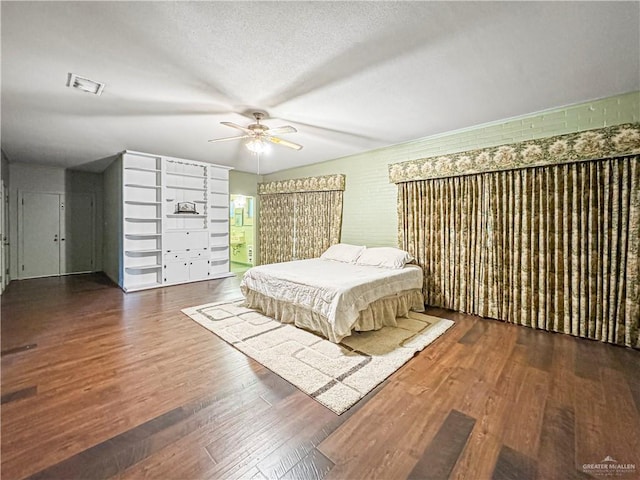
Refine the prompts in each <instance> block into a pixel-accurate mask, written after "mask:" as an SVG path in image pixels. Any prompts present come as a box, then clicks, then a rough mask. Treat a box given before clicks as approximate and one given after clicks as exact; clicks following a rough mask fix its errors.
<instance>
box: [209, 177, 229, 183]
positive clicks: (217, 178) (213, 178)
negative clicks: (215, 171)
mask: <svg viewBox="0 0 640 480" xmlns="http://www.w3.org/2000/svg"><path fill="white" fill-rule="evenodd" d="M209 178H210V179H211V180H224V181H225V182H226V181H227V180H229V179H228V178H221V177H213V176H212V177H209Z"/></svg>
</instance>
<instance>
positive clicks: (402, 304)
mask: <svg viewBox="0 0 640 480" xmlns="http://www.w3.org/2000/svg"><path fill="white" fill-rule="evenodd" d="M243 293H244V296H245V298H246V306H247V307H248V308H255V309H256V310H260V311H261V312H263V313H264V314H265V315H267V316H269V317H271V318H275V319H276V320H278V321H279V322H281V323H292V324H294V325H295V326H296V327H301V328H304V329H306V330H311V331H312V332H315V333H319V334H320V335H322V336H323V337H325V338H328V339H329V340H331V341H332V342H334V343H339V342H340V341H341V340H342V339H343V338H344V337H346V336H348V334H347V335H343V336H337V335H336V333H335V332H334V331H333V330H332V329H331V328H330V327H329V321H328V319H327V318H326V317H325V316H324V315H321V314H319V313H317V312H314V311H312V310H310V309H309V308H307V307H304V306H300V305H295V304H293V303H290V302H286V301H284V300H276V299H275V298H271V297H267V296H266V295H263V294H261V293H258V292H256V291H254V290H251V289H249V288H246V289H244V291H243ZM410 310H414V311H417V312H423V311H424V297H423V295H422V291H421V290H419V289H415V290H405V291H403V292H400V293H397V294H394V295H389V296H388V297H384V298H381V299H379V300H376V301H375V302H373V303H371V304H369V306H368V307H367V308H366V309H364V310H362V311H360V314H359V315H358V318H357V320H356V322H355V323H354V325H353V327H352V329H351V331H354V330H355V331H358V332H366V331H369V330H379V329H381V328H382V327H386V326H389V327H396V326H397V325H398V324H397V322H396V317H403V316H406V315H407V314H408V313H409V311H410Z"/></svg>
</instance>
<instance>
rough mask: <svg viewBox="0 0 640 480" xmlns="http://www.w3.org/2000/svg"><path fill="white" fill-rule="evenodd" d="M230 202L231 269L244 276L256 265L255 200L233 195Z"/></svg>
mask: <svg viewBox="0 0 640 480" xmlns="http://www.w3.org/2000/svg"><path fill="white" fill-rule="evenodd" d="M229 200H230V201H229V244H230V245H229V249H230V253H231V256H230V257H231V265H230V267H231V272H232V273H235V274H236V275H242V274H244V272H246V271H247V270H249V268H251V267H253V266H254V265H255V231H256V230H255V198H254V197H250V196H246V195H237V194H231V195H230V197H229Z"/></svg>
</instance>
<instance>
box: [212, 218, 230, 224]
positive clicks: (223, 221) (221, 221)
mask: <svg viewBox="0 0 640 480" xmlns="http://www.w3.org/2000/svg"><path fill="white" fill-rule="evenodd" d="M228 221H229V219H228V218H225V219H224V220H220V219H215V218H214V219H212V220H211V223H227V222H228Z"/></svg>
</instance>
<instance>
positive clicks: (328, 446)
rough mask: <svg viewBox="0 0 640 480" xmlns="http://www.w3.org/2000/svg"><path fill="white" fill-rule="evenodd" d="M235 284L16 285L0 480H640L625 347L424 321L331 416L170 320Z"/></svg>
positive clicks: (89, 281)
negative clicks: (387, 373) (384, 373)
mask: <svg viewBox="0 0 640 480" xmlns="http://www.w3.org/2000/svg"><path fill="white" fill-rule="evenodd" d="M238 285H239V281H238V279H237V278H228V279H224V280H212V281H207V282H199V283H194V284H189V285H181V286H175V287H168V288H163V289H156V290H149V291H144V292H136V293H130V294H125V293H123V292H122V291H121V290H120V289H118V288H117V287H115V286H114V285H113V284H112V283H111V282H110V281H109V280H108V279H106V278H105V277H104V276H102V275H100V274H95V275H77V276H69V277H60V278H48V279H36V280H25V281H14V282H12V283H11V284H10V285H9V287H8V288H7V290H6V291H5V293H4V294H3V296H2V297H1V302H2V308H1V314H2V319H1V334H2V338H1V340H2V341H1V350H2V357H1V358H2V371H1V373H2V386H1V389H2V406H1V409H2V410H1V414H2V417H1V422H2V429H1V433H2V439H1V452H0V453H1V464H0V474H1V476H2V479H16V480H18V479H23V478H34V479H36V478H43V479H44V478H48V479H51V478H55V479H98V478H118V479H140V478H158V479H201V478H202V479H204V478H212V479H231V478H247V479H279V478H284V479H323V478H324V479H349V480H351V479H370V478H379V479H394V480H395V479H405V478H411V479H446V478H452V479H473V480H476V479H479V480H482V479H532V480H533V479H541V480H548V479H570V478H575V479H581V478H599V477H598V475H597V474H596V473H594V471H593V470H591V471H587V472H585V471H584V469H585V467H584V465H585V464H600V463H602V462H603V460H604V459H605V458H606V457H611V458H612V459H614V460H615V461H616V462H617V463H616V464H613V463H611V462H609V463H608V465H614V466H615V465H618V466H619V465H623V464H626V465H635V470H634V469H627V470H625V471H624V472H619V471H618V472H616V473H617V476H616V477H615V478H616V479H621V480H628V479H636V478H640V413H639V407H640V352H638V351H634V350H631V349H624V348H620V347H614V346H610V345H605V344H601V343H598V342H592V341H588V340H582V339H576V338H573V337H569V336H565V335H560V334H551V333H547V332H541V331H535V330H531V329H527V328H524V327H518V326H514V325H508V324H504V323H501V322H497V321H492V320H485V319H479V318H477V317H472V316H468V315H463V314H457V313H453V312H450V311H445V310H441V309H431V310H430V311H429V312H428V313H431V314H433V315H438V316H442V317H446V318H451V319H452V320H454V321H455V322H456V324H455V326H454V327H453V328H452V329H450V330H449V331H448V332H447V333H446V334H445V335H444V336H442V337H441V338H439V339H438V340H436V341H435V342H434V343H433V344H432V345H430V346H428V347H427V348H426V349H425V350H424V351H422V352H420V353H419V354H418V355H417V356H416V357H414V358H413V359H412V360H411V361H410V362H408V363H407V364H406V365H404V366H403V367H402V368H401V369H400V370H399V371H398V372H396V373H395V374H394V375H393V376H391V377H390V378H389V379H388V380H387V381H386V382H384V383H383V384H381V385H380V386H378V387H377V388H376V389H375V390H374V391H373V392H371V393H370V394H369V395H367V396H366V397H365V398H364V399H363V400H362V401H361V402H359V403H358V404H357V405H356V406H355V407H354V408H352V409H351V410H349V411H347V412H346V413H344V414H343V415H340V416H338V415H335V414H334V413H333V412H331V411H329V410H328V409H326V408H324V407H323V406H322V405H320V404H319V403H317V402H315V401H314V400H312V399H311V398H310V397H307V396H306V395H305V394H303V393H301V392H300V391H298V390H297V389H296V388H295V387H293V386H291V385H290V384H289V383H287V382H286V381H284V380H282V379H281V378H280V377H278V376H276V375H274V374H273V373H271V372H270V371H269V370H267V369H265V368H264V367H262V366H261V365H259V364H258V363H256V362H254V361H253V360H251V359H249V358H247V357H246V356H244V355H243V354H242V353H240V352H238V351H237V350H235V349H234V348H233V347H231V346H230V345H228V344H226V343H225V342H224V341H222V340H220V339H219V338H217V337H216V336H215V335H213V334H211V333H210V332H208V331H207V330H205V329H203V328H202V327H200V326H199V325H198V324H196V323H195V322H193V321H191V320H190V319H189V318H188V317H186V316H185V315H183V314H182V313H181V312H180V310H181V309H182V308H185V307H190V306H194V305H199V304H202V303H208V302H214V301H221V300H228V299H232V298H237V297H239V295H240V292H239V288H238ZM605 463H606V462H605ZM611 468H613V467H611Z"/></svg>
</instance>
